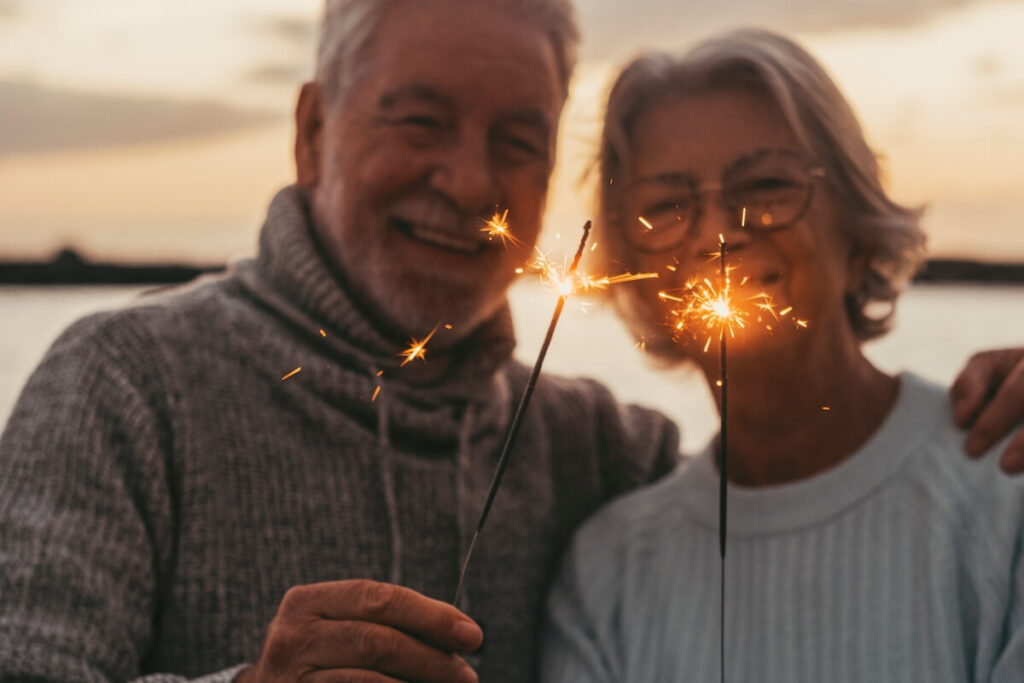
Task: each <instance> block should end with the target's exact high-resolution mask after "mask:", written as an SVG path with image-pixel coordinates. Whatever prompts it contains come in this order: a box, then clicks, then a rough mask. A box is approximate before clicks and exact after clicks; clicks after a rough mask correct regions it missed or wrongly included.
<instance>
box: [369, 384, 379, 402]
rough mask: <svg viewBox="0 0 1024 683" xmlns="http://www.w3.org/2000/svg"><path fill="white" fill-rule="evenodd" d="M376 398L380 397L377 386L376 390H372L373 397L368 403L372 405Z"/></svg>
mask: <svg viewBox="0 0 1024 683" xmlns="http://www.w3.org/2000/svg"><path fill="white" fill-rule="evenodd" d="M378 396H380V386H379V385H378V386H377V388H376V389H374V390H373V397H372V398H371V399H370V403H373V402H374V401H376V400H377V397H378Z"/></svg>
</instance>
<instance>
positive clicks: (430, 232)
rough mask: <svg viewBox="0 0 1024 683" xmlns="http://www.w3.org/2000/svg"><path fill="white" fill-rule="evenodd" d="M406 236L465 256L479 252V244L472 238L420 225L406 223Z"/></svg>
mask: <svg viewBox="0 0 1024 683" xmlns="http://www.w3.org/2000/svg"><path fill="white" fill-rule="evenodd" d="M406 225H407V226H408V234H410V235H411V236H412V237H414V238H415V239H418V240H420V241H421V242H427V243H428V244H433V245H436V246H439V247H443V248H445V249H453V250H455V251H462V252H465V253H467V254H475V253H476V252H478V251H479V250H480V242H478V241H477V240H476V239H475V238H474V237H466V236H463V235H457V234H453V233H450V232H445V231H443V230H438V229H436V228H433V227H430V226H426V225H420V224H418V223H406Z"/></svg>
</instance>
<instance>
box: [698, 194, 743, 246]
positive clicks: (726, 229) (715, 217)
mask: <svg viewBox="0 0 1024 683" xmlns="http://www.w3.org/2000/svg"><path fill="white" fill-rule="evenodd" d="M702 199H703V205H702V207H701V212H700V215H699V216H698V217H697V224H696V225H695V226H694V232H695V238H696V239H695V240H694V242H695V243H696V244H697V245H698V248H699V249H700V250H701V252H703V253H707V252H710V251H715V252H717V251H718V247H719V244H720V243H721V242H723V241H724V242H725V243H726V244H727V245H728V246H729V249H730V250H733V249H742V248H743V247H745V246H746V244H747V243H748V242H749V241H750V230H749V229H748V228H747V227H746V226H745V225H744V222H745V221H744V215H743V214H744V213H745V212H744V211H743V210H742V209H741V210H740V212H739V215H737V212H736V211H735V210H734V209H733V208H731V207H730V206H728V205H727V204H726V203H725V201H724V200H723V199H722V193H721V191H720V190H718V189H709V190H707V191H705V192H704V196H703V197H702Z"/></svg>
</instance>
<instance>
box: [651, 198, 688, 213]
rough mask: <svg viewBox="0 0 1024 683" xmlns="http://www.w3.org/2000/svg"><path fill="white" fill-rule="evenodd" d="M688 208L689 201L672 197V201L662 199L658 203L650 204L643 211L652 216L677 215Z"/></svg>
mask: <svg viewBox="0 0 1024 683" xmlns="http://www.w3.org/2000/svg"><path fill="white" fill-rule="evenodd" d="M689 206H690V202H689V200H687V199H685V198H682V197H674V198H672V199H663V200H660V201H655V202H651V203H650V204H649V205H648V206H647V208H646V210H645V211H646V213H648V214H650V215H652V216H656V215H666V214H678V213H680V212H681V211H686V210H688V209H689Z"/></svg>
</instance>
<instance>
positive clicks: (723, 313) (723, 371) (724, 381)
mask: <svg viewBox="0 0 1024 683" xmlns="http://www.w3.org/2000/svg"><path fill="white" fill-rule="evenodd" d="M744 217H746V209H744ZM726 248H727V247H726V243H725V238H724V237H723V236H722V235H719V236H718V257H719V259H720V261H719V264H718V265H719V277H720V278H721V280H722V295H721V298H720V299H719V300H718V302H717V306H716V307H715V308H714V310H715V314H716V315H717V316H718V317H719V319H720V320H721V321H722V328H721V332H720V333H719V345H720V348H719V358H718V361H719V379H718V382H719V387H720V391H721V398H722V410H721V414H720V418H721V425H720V428H719V441H718V445H719V448H720V450H719V456H718V553H719V559H720V561H719V565H720V567H719V568H720V571H721V579H720V586H719V588H720V591H721V592H720V595H719V611H720V612H721V617H720V618H719V623H718V627H719V633H718V642H719V673H720V674H721V680H722V683H725V523H726V516H727V514H728V502H729V501H728V496H727V493H728V489H727V482H728V473H729V450H728V447H727V441H728V435H729V366H728V361H727V353H726V351H727V350H728V339H729V336H730V335H727V334H725V330H726V327H727V326H728V321H729V320H730V318H731V317H732V308H733V307H732V305H731V302H730V301H729V270H728V268H727V267H726V265H725V253H726ZM731 332H732V330H731V328H730V334H731Z"/></svg>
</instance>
